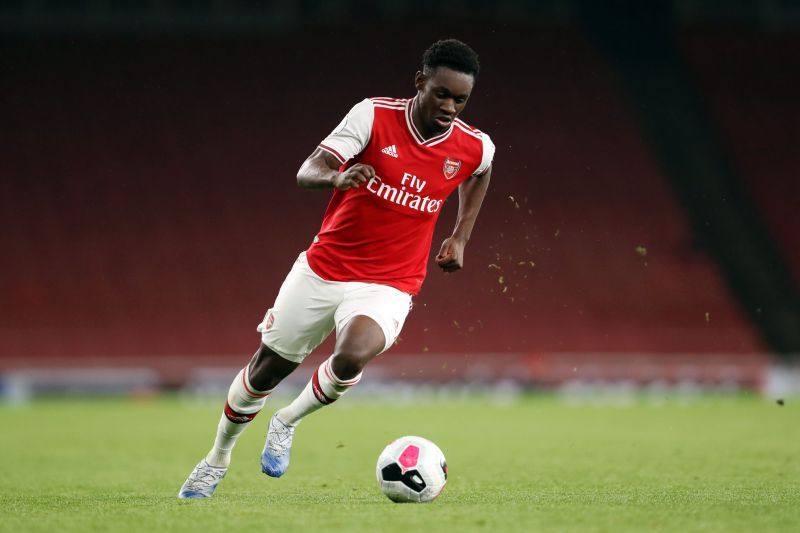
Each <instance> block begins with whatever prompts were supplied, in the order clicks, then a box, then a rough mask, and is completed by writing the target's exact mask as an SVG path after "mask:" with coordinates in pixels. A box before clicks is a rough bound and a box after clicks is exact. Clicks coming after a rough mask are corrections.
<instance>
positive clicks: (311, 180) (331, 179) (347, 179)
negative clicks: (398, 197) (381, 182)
mask: <svg viewBox="0 0 800 533" xmlns="http://www.w3.org/2000/svg"><path fill="white" fill-rule="evenodd" d="M340 166H341V163H340V162H339V160H338V159H336V158H335V157H334V156H333V154H331V153H330V152H327V151H325V150H323V149H322V148H317V149H316V150H314V152H313V153H312V154H311V155H310V156H308V158H307V159H306V160H305V161H304V162H303V164H302V165H301V166H300V170H298V171H297V185H298V186H300V187H303V188H304V189H328V188H331V187H336V188H337V189H339V190H342V191H346V190H347V189H358V188H359V187H360V186H361V185H362V184H364V183H366V182H367V181H368V180H370V179H371V178H373V177H374V176H375V169H374V168H372V167H371V166H369V165H362V164H361V163H356V164H355V165H353V166H351V167H350V168H348V169H347V170H345V171H344V172H339V167H340Z"/></svg>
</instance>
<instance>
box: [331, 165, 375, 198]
mask: <svg viewBox="0 0 800 533" xmlns="http://www.w3.org/2000/svg"><path fill="white" fill-rule="evenodd" d="M374 177H375V169H374V168H372V167H371V166H369V165H363V164H361V163H356V164H355V165H353V166H352V167H350V168H348V169H347V170H345V171H344V172H339V173H338V174H336V175H335V176H334V177H333V186H334V187H336V188H337V189H339V190H340V191H346V190H347V189H358V188H359V187H360V186H361V185H362V184H364V183H366V182H367V181H369V180H371V179H372V178H374Z"/></svg>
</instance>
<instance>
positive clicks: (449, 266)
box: [436, 237, 466, 272]
mask: <svg viewBox="0 0 800 533" xmlns="http://www.w3.org/2000/svg"><path fill="white" fill-rule="evenodd" d="M465 244H466V243H465V242H464V241H462V240H460V239H456V238H455V237H448V238H446V239H445V240H444V242H443V243H442V247H441V249H439V255H437V256H436V264H437V265H439V268H441V269H442V270H444V271H445V272H455V271H456V270H458V269H459V268H461V267H463V266H464V245H465Z"/></svg>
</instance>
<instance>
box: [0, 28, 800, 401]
mask: <svg viewBox="0 0 800 533" xmlns="http://www.w3.org/2000/svg"><path fill="white" fill-rule="evenodd" d="M348 28H349V29H352V27H345V28H338V29H333V28H328V29H325V30H323V31H320V32H319V33H317V34H316V35H315V36H313V37H312V36H310V35H309V33H308V32H307V31H305V30H304V29H303V28H295V29H290V30H286V31H284V32H274V33H273V34H271V35H267V36H257V37H256V36H253V35H246V36H239V37H230V36H199V37H198V36H172V35H160V36H152V35H151V36H148V37H142V36H127V37H125V38H118V37H96V36H83V37H80V38H61V37H51V38H47V39H35V40H31V39H19V40H14V41H11V42H10V44H9V46H8V47H7V53H6V60H5V61H6V63H7V65H8V68H7V70H8V71H9V72H10V74H11V75H10V76H9V77H7V80H6V82H5V84H4V87H3V89H2V92H3V93H4V99H5V100H6V101H7V102H9V105H8V106H7V112H6V113H4V115H5V116H4V126H3V128H2V133H0V135H2V141H3V145H4V148H3V157H2V166H3V179H2V182H1V183H0V187H1V189H0V217H2V219H1V220H2V224H3V227H4V231H2V232H0V249H2V250H4V256H5V257H4V259H3V262H2V273H3V275H2V278H1V279H0V291H1V292H2V294H3V295H4V296H3V305H2V307H0V328H2V329H1V330H0V371H3V370H5V371H10V370H19V369H20V368H28V367H31V368H34V367H43V368H54V367H58V368H72V367H74V366H75V365H77V366H92V367H96V366H100V367H120V366H121V367H146V368H153V369H156V370H157V371H158V372H160V373H161V374H160V375H161V376H162V377H164V381H165V382H166V383H168V384H170V385H177V384H179V383H180V381H181V377H182V376H183V375H185V370H184V369H185V368H188V367H191V366H197V365H205V366H214V365H218V366H236V365H240V364H242V362H243V361H244V360H245V359H246V357H247V354H249V353H252V351H253V350H254V349H255V348H256V346H257V343H258V340H259V339H258V336H257V334H256V332H255V326H256V324H257V323H258V321H259V320H260V318H261V316H262V315H263V313H264V311H265V310H266V308H267V307H269V305H270V304H271V302H272V300H273V298H274V296H275V294H276V292H277V290H278V288H279V286H280V283H281V281H282V280H283V278H284V276H285V274H286V272H288V269H289V268H290V266H291V263H292V261H293V260H294V257H295V256H296V255H297V253H299V252H300V251H301V250H303V249H304V248H305V247H306V246H307V245H308V243H309V242H310V241H311V239H312V237H313V235H314V233H315V231H316V229H317V228H318V225H319V222H320V220H321V216H322V212H323V210H324V207H325V205H326V202H327V199H328V197H329V193H327V192H320V191H303V190H299V189H297V187H296V185H295V183H294V175H295V172H296V170H297V168H298V166H299V164H300V163H301V162H302V160H303V159H304V158H305V157H306V156H307V155H308V154H309V153H310V152H311V151H312V150H313V148H314V147H315V145H316V143H317V142H318V141H319V140H320V139H321V138H322V137H323V136H324V135H326V134H327V133H328V131H329V130H330V129H331V128H332V127H333V126H334V125H335V124H336V123H337V122H338V120H339V119H340V118H341V116H342V115H343V114H344V113H345V112H346V111H347V110H348V109H349V107H350V106H351V105H352V104H354V103H355V102H356V101H358V100H359V99H360V98H362V97H365V96H384V95H391V96H411V95H412V85H411V81H412V76H413V73H414V70H415V69H416V68H417V65H418V59H419V56H420V54H421V52H422V50H423V49H424V48H425V46H427V44H428V43H429V42H430V41H432V40H434V39H435V38H438V37H440V32H439V31H436V30H432V29H424V30H420V31H418V32H415V34H414V39H413V43H412V44H410V43H409V42H408V40H407V38H405V37H404V33H403V31H402V28H401V27H399V26H397V25H390V24H387V25H380V24H377V25H373V26H372V27H371V28H370V29H368V30H365V29H359V31H358V32H352V31H347V29H348ZM499 28H500V30H499V31H497V32H494V31H493V32H491V33H489V32H487V31H485V30H484V28H483V27H482V26H481V25H479V24H476V23H474V22H472V23H467V24H464V25H462V26H459V28H458V30H459V31H458V32H456V33H457V36H459V37H461V38H463V39H464V40H467V41H468V42H470V43H471V44H472V45H473V46H474V47H475V48H476V50H478V52H479V53H480V54H481V59H482V63H483V66H484V70H483V72H482V74H481V77H480V79H479V82H478V85H477V87H476V90H475V93H474V95H473V98H472V100H471V102H470V106H469V107H468V109H467V111H466V113H465V116H464V118H465V120H467V121H468V122H470V123H472V124H474V125H475V126H477V127H479V128H481V129H484V130H485V131H487V132H489V133H490V134H491V135H492V138H493V139H494V141H495V143H496V145H497V147H498V150H497V155H496V163H495V168H496V171H495V174H494V177H493V183H492V187H491V191H490V195H489V197H488V198H487V200H486V203H485V205H484V208H483V211H482V212H481V216H480V218H479V220H478V225H477V229H476V231H475V233H474V236H473V239H472V242H471V243H470V246H469V248H468V249H467V257H466V268H465V269H464V270H463V271H462V272H459V273H457V274H453V275H442V274H441V273H439V272H436V271H435V268H431V269H430V271H429V278H428V281H427V283H426V285H425V287H424V289H423V292H422V293H421V294H420V296H419V297H418V298H417V299H416V302H415V309H414V312H413V313H412V315H411V317H410V319H409V321H408V322H407V325H406V328H405V331H404V332H403V335H402V338H401V340H400V342H399V345H398V346H396V347H395V348H394V349H393V351H392V352H390V354H388V355H387V356H384V361H383V363H384V364H385V365H387V367H392V366H393V365H394V366H396V367H397V368H398V369H405V370H403V372H406V370H409V369H411V368H425V369H426V371H425V372H426V373H425V375H426V376H428V377H430V378H432V379H433V378H436V376H437V375H439V374H442V376H440V377H441V379H445V377H444V375H445V374H446V373H447V372H444V373H442V372H438V373H437V372H436V371H435V369H436V368H447V367H446V366H443V365H444V364H445V363H446V362H447V361H461V363H460V364H454V365H451V366H450V367H449V368H450V370H449V372H451V373H453V372H454V371H453V370H452V369H453V368H458V369H459V370H458V372H457V374H458V375H464V376H468V375H470V372H471V371H472V370H474V369H475V368H478V367H488V368H489V369H490V370H489V371H487V372H488V374H485V375H490V376H497V377H508V376H509V374H510V375H512V377H513V376H520V375H522V376H525V381H526V382H529V383H538V384H551V383H554V382H557V381H559V380H563V379H567V378H566V377H565V376H562V373H563V371H564V369H570V368H572V369H575V368H578V367H580V368H581V369H585V368H588V367H591V366H592V365H593V364H594V363H593V362H597V364H600V365H601V366H602V364H605V365H606V368H608V369H611V370H608V371H607V372H606V371H602V370H598V371H596V372H595V374H592V375H593V376H595V378H597V379H606V378H607V379H633V380H637V379H640V380H649V379H653V376H654V374H653V372H655V374H657V375H658V376H661V377H664V376H667V378H668V379H673V378H674V379H678V378H676V377H675V376H677V375H678V374H680V371H678V370H676V368H684V367H687V365H688V363H689V362H691V361H696V362H697V365H698V366H697V368H700V367H702V368H704V369H706V371H708V370H707V369H709V368H711V369H712V370H713V369H717V370H713V371H711V372H712V374H713V376H711V377H710V378H709V377H708V376H706V377H705V378H702V379H710V380H711V381H715V380H716V381H724V380H725V379H728V378H730V377H731V376H732V375H734V376H738V377H736V379H735V380H736V381H737V382H739V383H741V384H744V385H747V386H753V385H756V384H757V383H758V382H759V380H760V379H761V377H760V376H761V375H762V373H763V369H764V368H765V367H766V365H767V364H768V363H769V361H770V360H771V359H770V356H769V355H766V354H767V353H768V352H769V346H767V345H766V344H765V342H764V341H763V340H762V338H761V336H760V334H759V332H758V331H757V329H756V328H755V327H754V326H753V324H752V323H751V322H750V321H749V320H748V318H747V317H746V316H745V314H744V313H743V312H742V309H741V307H740V304H739V303H738V301H737V299H736V296H735V295H734V294H732V293H731V291H730V289H729V288H728V287H727V286H726V284H725V283H724V282H723V281H722V279H721V277H720V275H719V266H718V265H717V264H716V263H715V262H714V261H713V259H712V258H711V257H710V256H709V255H708V254H707V252H706V251H705V250H704V249H703V248H702V247H701V246H698V244H697V242H695V239H694V238H693V235H692V232H691V229H690V227H689V225H688V223H687V220H686V215H685V213H684V211H683V209H682V207H681V205H680V204H679V202H678V200H677V199H676V197H675V196H674V194H673V192H672V191H671V190H670V187H669V184H668V183H667V181H666V178H665V176H664V175H663V173H662V171H661V170H660V168H659V166H658V164H657V163H656V162H655V161H654V159H653V157H652V155H651V154H650V152H649V149H648V146H647V145H646V144H645V143H644V142H643V140H642V138H641V134H640V131H639V129H638V126H637V125H636V123H635V121H634V120H633V118H632V116H631V112H630V109H629V107H628V104H627V103H626V100H625V99H624V96H623V95H622V93H621V91H620V90H619V88H618V86H617V83H616V81H615V79H614V75H613V73H612V71H611V69H610V67H609V66H608V65H607V63H606V62H605V61H604V60H603V58H602V57H601V56H600V54H599V52H598V51H597V50H595V49H594V48H593V47H592V46H591V44H590V43H589V42H588V40H587V39H586V38H585V36H584V35H583V34H582V32H581V31H580V30H579V29H577V28H576V27H574V26H572V25H563V24H561V23H559V24H539V23H524V24H519V25H515V24H514V23H510V22H505V23H504V24H503V25H502V26H500V27H499ZM521 34H524V35H526V36H527V39H528V40H527V42H526V43H525V46H524V48H522V49H520V47H519V35H521ZM334 35H335V39H336V43H337V50H343V51H347V50H355V49H358V50H360V51H361V52H362V54H363V55H362V56H361V57H358V58H357V59H356V58H354V57H353V55H352V54H351V53H345V52H342V53H339V52H337V51H336V50H331V49H330V48H329V47H328V45H327V43H328V42H329V41H330V39H331V37H332V36H334ZM792 39H793V40H792ZM365 42H369V43H375V45H374V46H369V47H364V46H363V43H365ZM682 42H683V43H684V45H685V50H686V51H687V56H688V58H689V63H690V65H691V66H692V68H693V69H694V71H695V72H696V73H697V77H698V79H699V80H700V84H701V86H702V88H703V90H704V94H705V97H706V98H707V100H708V103H709V107H710V108H711V110H712V113H713V116H714V118H715V120H716V123H717V124H718V125H719V127H720V129H721V130H722V131H723V133H724V135H725V139H726V140H727V142H729V143H730V146H731V153H732V154H734V160H735V161H736V163H737V164H738V165H739V166H740V167H741V171H742V174H743V175H744V176H745V177H746V180H747V185H748V188H749V189H750V190H751V191H752V194H753V197H754V199H755V201H756V204H757V206H758V208H759V210H760V213H761V214H762V215H763V217H764V218H765V219H766V220H767V223H768V226H769V228H770V230H771V231H772V233H773V235H774V237H775V239H776V241H777V242H778V243H779V246H780V248H781V249H782V250H783V251H784V252H785V255H786V258H787V261H789V262H790V264H791V265H792V268H793V269H794V273H795V275H796V276H799V275H800V257H798V256H797V250H800V241H798V235H800V232H798V231H797V225H796V222H794V221H795V220H796V217H795V216H794V213H793V212H792V207H794V204H796V198H797V197H798V194H797V193H798V192H800V191H798V189H797V187H798V185H797V184H798V181H797V180H796V179H794V178H796V176H795V175H794V174H795V173H796V170H797V166H796V162H797V155H796V153H794V151H793V148H792V145H791V143H792V141H791V139H792V138H794V139H796V138H797V125H798V124H799V123H800V121H798V120H797V118H798V109H799V108H798V104H797V101H796V98H794V97H793V91H794V89H793V88H791V89H790V88H789V85H787V84H785V83H784V82H783V81H782V80H783V78H782V68H783V67H782V66H781V65H779V64H778V63H779V62H780V61H782V60H783V58H785V57H786V54H785V53H784V50H785V48H786V47H789V46H790V45H791V44H793V43H794V44H797V39H796V38H795V37H791V38H786V40H784V38H775V39H761V38H760V37H758V38H756V37H753V34H752V32H750V31H749V30H741V29H740V30H737V31H736V32H733V33H730V34H722V35H718V34H709V33H707V32H703V31H700V32H687V33H686V34H685V35H684V39H683V41H682ZM287 47H291V53H289V51H288V50H287ZM322 51H326V52H327V55H325V54H322V53H321V52H322ZM771 59H772V60H773V61H774V62H775V63H774V64H770V63H769V61H770V60H771ZM794 60H795V61H796V58H794ZM754 77H758V79H759V80H760V82H759V83H754V82H752V79H753V78H754ZM776 95H777V96H776ZM743 111H744V112H743ZM754 129H757V130H755V131H757V135H756V136H755V138H754V135H753V132H754ZM455 208H456V202H455V199H451V201H450V202H449V205H448V206H447V207H446V209H445V213H444V214H443V215H442V220H441V221H440V225H439V228H438V230H437V238H436V239H435V241H434V247H436V246H437V244H436V243H437V241H440V240H441V238H443V237H444V236H445V235H446V234H447V232H448V231H449V229H450V228H451V227H452V222H453V220H454V215H455ZM436 251H437V250H436V249H434V250H433V253H434V254H435V252H436ZM798 279H800V277H798ZM328 347H329V345H326V346H324V347H323V348H321V349H320V351H321V353H324V351H325V350H326V349H327V348H328ZM434 355H435V356H436V357H437V358H434ZM440 361H442V363H440ZM642 361H644V362H642ZM408 365H411V366H408ZM637 365H640V366H637ZM731 367H736V368H738V369H740V370H741V369H744V370H741V371H735V372H733V373H731V371H730V368H731ZM522 368H524V369H527V370H525V371H521V370H520V369H522ZM615 368H616V369H618V370H619V371H615V370H613V369H615ZM491 369H493V370H491ZM620 369H622V370H620ZM653 369H655V370H653ZM659 369H662V370H659ZM726 369H727V370H726ZM517 371H519V372H522V373H521V374H516V372H517ZM604 372H605V374H604ZM615 372H616V373H615ZM699 372H700V373H702V370H701V371H699ZM737 372H738V373H737ZM473 373H474V372H473ZM698 375H699V374H698ZM559 376H560V377H559ZM603 376H605V377H603ZM608 376H611V377H608ZM670 376H672V377H670ZM587 379H594V378H587ZM698 379H701V378H698ZM702 379H701V380H702Z"/></svg>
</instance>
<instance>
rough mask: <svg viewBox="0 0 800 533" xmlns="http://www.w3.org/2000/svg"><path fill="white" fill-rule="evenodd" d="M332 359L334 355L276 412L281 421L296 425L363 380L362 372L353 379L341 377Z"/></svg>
mask: <svg viewBox="0 0 800 533" xmlns="http://www.w3.org/2000/svg"><path fill="white" fill-rule="evenodd" d="M332 360H333V356H331V357H329V358H328V359H326V360H325V362H324V363H322V364H321V365H319V368H317V369H316V370H315V371H314V374H313V375H312V376H311V380H310V381H309V382H308V384H307V385H306V387H305V388H304V389H303V392H301V393H300V395H299V396H298V397H297V398H295V399H294V401H293V402H292V403H290V404H289V405H287V406H286V407H284V408H283V409H281V410H279V411H278V412H277V413H276V414H277V416H278V418H279V419H280V421H281V422H283V423H284V424H287V425H296V424H297V423H298V422H300V420H301V419H302V418H303V417H304V416H306V415H309V414H311V413H313V412H314V411H316V410H317V409H319V408H320V407H324V406H326V405H328V404H330V403H333V402H335V401H336V400H338V399H339V398H341V397H342V395H343V394H344V393H345V392H347V391H348V390H349V389H350V387H352V386H353V385H355V384H356V383H358V382H359V381H360V380H361V373H359V374H358V375H357V376H355V377H354V378H351V379H346V380H345V379H339V378H338V377H337V376H336V374H334V373H333V367H332V364H331V361H332Z"/></svg>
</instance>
